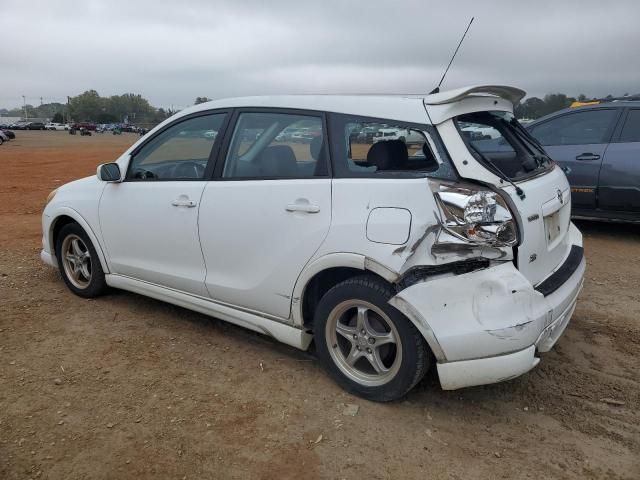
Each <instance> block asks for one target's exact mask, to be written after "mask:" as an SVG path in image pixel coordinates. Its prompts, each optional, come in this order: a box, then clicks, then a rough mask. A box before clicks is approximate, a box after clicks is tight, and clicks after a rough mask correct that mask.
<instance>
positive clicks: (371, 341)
mask: <svg viewBox="0 0 640 480" xmlns="http://www.w3.org/2000/svg"><path fill="white" fill-rule="evenodd" d="M369 343H370V344H371V345H373V344H374V343H376V339H375V338H372V337H370V338H369Z"/></svg>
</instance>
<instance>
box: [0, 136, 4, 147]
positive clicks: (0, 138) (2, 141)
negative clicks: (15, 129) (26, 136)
mask: <svg viewBox="0 0 640 480" xmlns="http://www.w3.org/2000/svg"><path fill="white" fill-rule="evenodd" d="M3 143H4V140H3V139H2V137H0V145H2V144H3Z"/></svg>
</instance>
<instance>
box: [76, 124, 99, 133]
mask: <svg viewBox="0 0 640 480" xmlns="http://www.w3.org/2000/svg"><path fill="white" fill-rule="evenodd" d="M83 128H84V129H85V130H89V131H93V132H94V131H95V130H96V128H98V126H97V125H96V124H95V123H91V122H76V123H74V124H72V125H71V129H73V130H80V129H83Z"/></svg>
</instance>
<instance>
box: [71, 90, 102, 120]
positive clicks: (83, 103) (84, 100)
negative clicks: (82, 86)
mask: <svg viewBox="0 0 640 480" xmlns="http://www.w3.org/2000/svg"><path fill="white" fill-rule="evenodd" d="M69 106H70V108H71V116H72V117H73V119H74V120H75V121H79V122H84V121H89V122H92V121H95V120H96V119H97V117H98V115H100V113H102V112H103V111H104V110H105V108H106V106H105V102H104V99H103V98H101V97H100V95H98V92H96V91H95V90H87V91H86V92H84V93H81V94H80V95H78V96H77V97H71V99H70V102H69Z"/></svg>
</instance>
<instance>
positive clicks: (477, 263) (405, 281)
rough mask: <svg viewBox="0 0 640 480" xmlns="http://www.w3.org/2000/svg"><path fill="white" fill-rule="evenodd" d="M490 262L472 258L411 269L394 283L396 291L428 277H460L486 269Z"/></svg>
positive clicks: (484, 259)
mask: <svg viewBox="0 0 640 480" xmlns="http://www.w3.org/2000/svg"><path fill="white" fill-rule="evenodd" d="M489 264H490V261H489V260H488V259H486V258H473V259H469V260H459V261H457V262H451V263H444V264H441V265H423V266H416V267H411V268H410V269H409V270H407V272H405V273H404V274H403V275H402V277H401V278H400V280H398V282H397V283H396V286H397V289H398V291H400V290H403V289H405V288H407V287H409V286H411V285H413V284H415V283H418V282H421V281H423V280H425V279H426V278H428V277H433V276H435V275H441V274H444V273H451V274H453V275H461V274H464V273H469V272H473V271H474V270H480V269H482V268H488V267H489Z"/></svg>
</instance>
